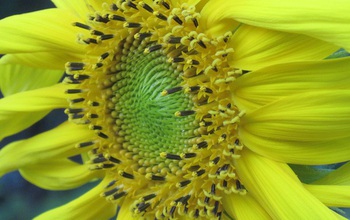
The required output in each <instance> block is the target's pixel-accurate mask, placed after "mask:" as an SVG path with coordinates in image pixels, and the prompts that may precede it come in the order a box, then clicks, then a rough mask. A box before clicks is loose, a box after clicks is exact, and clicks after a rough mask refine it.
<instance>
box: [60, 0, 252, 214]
mask: <svg viewBox="0 0 350 220" xmlns="http://www.w3.org/2000/svg"><path fill="white" fill-rule="evenodd" d="M199 17H200V14H199V13H197V12H196V9H195V7H194V6H190V5H188V4H185V3H184V4H179V3H172V4H171V3H170V2H166V1H154V2H153V3H152V4H148V3H146V2H144V1H117V3H115V4H111V5H105V10H104V11H98V12H96V13H95V14H94V15H91V16H90V18H89V21H88V22H87V23H86V24H83V23H79V22H77V23H74V25H75V26H77V27H80V28H83V29H86V30H89V31H90V34H89V36H88V37H87V38H80V39H79V41H80V42H83V43H85V44H87V45H88V46H87V48H88V54H99V56H98V57H97V58H87V59H85V60H84V61H83V62H79V63H76V62H70V63H67V65H66V68H67V73H68V74H69V75H68V76H67V78H66V80H65V81H66V82H67V83H69V84H70V85H71V88H70V89H68V90H67V93H69V94H71V95H72V99H71V100H70V103H71V107H70V108H68V109H66V113H67V114H68V115H69V117H70V119H71V120H72V121H74V122H76V123H78V124H87V126H88V127H89V128H90V129H92V130H95V132H96V137H95V138H93V140H91V141H88V142H84V143H80V144H79V145H78V146H79V147H86V146H91V145H92V146H93V147H92V150H91V151H90V156H91V161H90V162H91V163H92V166H91V169H92V170H96V169H97V170H99V169H105V170H106V173H107V175H108V176H109V177H110V178H111V179H112V181H111V183H110V184H109V185H108V186H106V190H105V192H103V193H102V195H103V196H105V197H106V198H107V199H108V200H111V201H116V200H118V199H120V198H122V197H125V199H126V200H132V201H133V202H132V205H131V207H130V210H131V212H133V213H134V214H135V215H136V216H143V217H145V218H149V219H152V218H154V217H156V218H157V219H162V218H164V217H165V218H176V217H178V216H183V215H188V216H190V217H199V216H200V217H203V218H218V217H220V216H221V214H222V211H223V209H222V201H221V199H222V197H223V195H224V194H229V193H232V192H233V193H244V192H245V190H244V189H243V187H242V186H241V184H240V181H239V180H238V177H237V175H236V172H235V167H234V161H235V160H236V159H238V158H239V151H240V150H241V149H242V144H241V143H240V141H239V139H238V134H237V132H236V131H237V128H238V125H239V121H240V117H242V116H243V115H244V112H242V111H240V110H239V109H238V108H237V106H235V104H234V103H233V101H232V93H231V82H233V81H234V80H235V79H236V78H237V77H239V76H240V75H241V74H242V71H240V70H239V69H235V68H233V67H231V66H230V65H229V64H228V62H227V57H228V55H229V54H230V53H232V52H233V49H232V48H230V47H228V46H227V41H228V39H229V38H230V36H231V32H227V33H225V34H223V35H221V36H216V37H212V36H208V35H207V34H205V33H204V30H203V29H202V28H201V25H200V22H199V20H198V19H199Z"/></svg>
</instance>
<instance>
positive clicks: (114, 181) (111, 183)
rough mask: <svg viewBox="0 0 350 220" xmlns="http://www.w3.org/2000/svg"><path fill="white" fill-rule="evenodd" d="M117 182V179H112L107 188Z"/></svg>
mask: <svg viewBox="0 0 350 220" xmlns="http://www.w3.org/2000/svg"><path fill="white" fill-rule="evenodd" d="M116 182H117V180H112V181H111V182H109V183H108V185H107V186H106V187H105V188H106V189H107V188H109V187H111V186H113V185H114V184H115V183H116Z"/></svg>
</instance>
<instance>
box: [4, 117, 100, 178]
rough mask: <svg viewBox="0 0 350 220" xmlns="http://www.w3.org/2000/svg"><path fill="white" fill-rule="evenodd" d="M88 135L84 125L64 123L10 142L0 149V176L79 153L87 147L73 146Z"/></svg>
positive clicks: (90, 133)
mask: <svg viewBox="0 0 350 220" xmlns="http://www.w3.org/2000/svg"><path fill="white" fill-rule="evenodd" d="M91 137H94V133H93V132H92V131H91V130H89V129H87V128H86V127H85V126H78V125H76V124H73V123H69V122H67V123H63V124H62V125H60V126H58V127H56V128H54V129H52V130H49V131H47V132H44V133H41V134H38V135H36V136H34V137H32V138H29V139H26V140H21V141H16V142H12V143H10V144H8V145H7V146H5V147H4V148H3V149H1V151H0V176H2V175H3V174H5V173H7V172H10V171H13V170H16V169H19V168H22V167H25V166H28V165H33V164H37V163H42V162H43V161H48V160H52V159H55V158H66V157H70V156H73V155H77V154H81V153H82V152H85V151H87V150H88V149H78V148H75V145H76V144H77V143H79V142H82V141H86V140H88V141H90V140H89V138H91Z"/></svg>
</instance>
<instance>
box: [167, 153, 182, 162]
mask: <svg viewBox="0 0 350 220" xmlns="http://www.w3.org/2000/svg"><path fill="white" fill-rule="evenodd" d="M165 158H167V159H170V160H182V158H181V157H180V156H179V155H176V154H168V153H167V154H166V155H165Z"/></svg>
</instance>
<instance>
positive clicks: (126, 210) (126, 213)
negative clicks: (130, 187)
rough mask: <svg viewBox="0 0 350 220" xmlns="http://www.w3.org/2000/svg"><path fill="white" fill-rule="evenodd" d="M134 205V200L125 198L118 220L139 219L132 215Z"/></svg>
mask: <svg viewBox="0 0 350 220" xmlns="http://www.w3.org/2000/svg"><path fill="white" fill-rule="evenodd" d="M133 203H134V201H133V200H131V199H128V198H125V199H124V200H123V203H121V205H120V209H119V212H118V215H117V220H124V219H130V220H132V219H135V220H136V219H137V218H135V217H134V216H133V215H132V213H133V212H132V210H131V208H130V207H131V205H132V204H133Z"/></svg>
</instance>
